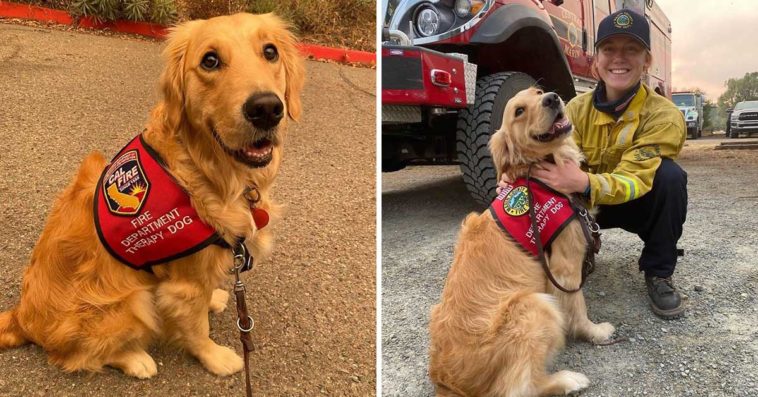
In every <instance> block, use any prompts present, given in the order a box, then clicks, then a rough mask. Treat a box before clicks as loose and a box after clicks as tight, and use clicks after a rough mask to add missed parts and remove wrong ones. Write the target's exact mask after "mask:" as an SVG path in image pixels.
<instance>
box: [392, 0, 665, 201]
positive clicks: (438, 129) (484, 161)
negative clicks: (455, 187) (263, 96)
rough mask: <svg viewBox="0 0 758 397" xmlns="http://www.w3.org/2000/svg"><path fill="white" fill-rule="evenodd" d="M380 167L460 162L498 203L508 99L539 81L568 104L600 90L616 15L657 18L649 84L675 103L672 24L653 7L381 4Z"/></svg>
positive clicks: (475, 1) (620, 3) (593, 0)
mask: <svg viewBox="0 0 758 397" xmlns="http://www.w3.org/2000/svg"><path fill="white" fill-rule="evenodd" d="M383 7H384V11H385V12H384V15H385V20H384V31H383V34H382V36H383V44H382V170H383V171H396V170H399V169H402V168H403V167H405V166H406V165H408V164H456V163H457V164H460V167H461V171H462V172H463V178H464V181H465V183H466V186H467V187H468V190H469V191H470V192H471V194H472V195H473V196H474V197H475V198H476V199H477V200H478V201H479V202H480V203H482V204H485V205H486V204H489V202H490V201H491V200H492V198H494V195H495V187H496V171H495V169H494V167H493V164H492V160H491V158H490V153H489V150H488V149H487V143H488V141H489V137H490V135H491V134H492V133H493V132H494V131H495V130H496V129H497V128H499V127H500V124H501V122H502V112H503V109H504V107H505V104H506V102H508V100H509V99H510V98H511V97H512V96H513V95H515V94H516V93H517V92H518V91H520V90H522V89H524V88H527V87H529V86H532V85H535V84H539V85H540V86H542V87H543V88H544V89H545V90H548V91H554V92H556V93H558V94H559V95H560V96H561V98H562V99H563V100H564V101H568V100H570V99H571V98H573V97H574V96H575V95H576V94H577V93H582V92H586V91H589V90H592V89H593V88H595V85H596V84H597V80H596V79H595V78H594V77H592V74H591V72H590V66H591V63H592V57H593V56H594V48H595V37H594V35H595V31H596V26H597V25H598V24H599V23H600V20H602V19H603V18H604V17H605V16H607V15H608V14H610V13H612V12H614V11H616V10H617V9H619V8H630V9H633V10H635V11H637V12H638V13H640V14H644V15H646V16H647V18H648V19H649V21H650V27H651V42H652V52H653V64H652V66H651V68H650V69H649V71H648V74H647V75H646V77H645V79H646V83H647V84H648V85H649V86H650V87H652V88H653V89H654V90H655V91H656V92H658V93H659V94H661V95H665V96H668V97H669V98H670V97H671V90H670V86H671V38H670V34H671V24H670V22H669V20H668V19H667V18H666V16H665V15H664V14H663V12H662V11H661V9H660V8H659V7H658V5H657V4H656V3H655V2H654V1H653V0H646V1H643V0H615V1H613V0H567V1H563V0H384V1H383Z"/></svg>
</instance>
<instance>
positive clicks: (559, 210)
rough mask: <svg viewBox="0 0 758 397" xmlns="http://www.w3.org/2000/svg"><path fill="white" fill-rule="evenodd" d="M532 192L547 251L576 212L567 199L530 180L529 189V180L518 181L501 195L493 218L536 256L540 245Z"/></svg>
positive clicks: (496, 200)
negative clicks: (531, 207) (536, 237)
mask: <svg viewBox="0 0 758 397" xmlns="http://www.w3.org/2000/svg"><path fill="white" fill-rule="evenodd" d="M530 192H531V194H532V198H533V200H534V209H535V216H536V221H537V222H536V224H537V225H538V226H537V229H538V230H539V236H540V241H542V242H543V245H544V247H545V248H546V249H547V248H548V247H550V244H551V243H552V242H553V240H554V239H555V237H557V236H558V234H559V233H560V232H561V230H563V228H564V227H566V225H568V223H569V222H570V221H571V220H572V219H574V218H575V217H576V212H575V211H574V208H573V207H572V205H571V203H570V202H569V199H568V197H566V196H564V195H563V194H561V193H559V192H557V191H555V190H553V189H551V188H550V187H548V186H547V185H545V184H544V183H542V182H540V181H539V180H536V179H531V181H530V183H529V188H528V189H527V184H526V179H524V178H519V179H517V180H516V181H515V182H513V183H512V184H509V185H508V186H507V187H505V188H504V189H503V190H502V191H500V194H499V195H498V196H497V197H496V198H495V200H494V201H493V202H492V204H491V205H490V212H491V213H492V217H493V218H495V220H496V221H497V224H498V225H499V226H500V228H502V229H503V230H504V231H505V232H506V233H507V234H508V235H509V236H511V238H513V239H514V240H515V241H516V242H517V243H519V245H520V246H521V247H522V248H523V249H524V250H526V251H527V252H529V253H531V254H532V255H534V256H537V254H538V250H537V244H536V242H535V240H534V232H533V231H532V222H531V220H530V218H529V193H530Z"/></svg>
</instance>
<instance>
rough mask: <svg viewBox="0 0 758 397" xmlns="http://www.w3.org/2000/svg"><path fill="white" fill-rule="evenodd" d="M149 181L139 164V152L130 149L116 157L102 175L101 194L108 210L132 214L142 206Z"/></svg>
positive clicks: (120, 213)
mask: <svg viewBox="0 0 758 397" xmlns="http://www.w3.org/2000/svg"><path fill="white" fill-rule="evenodd" d="M148 189H150V182H149V181H148V180H147V178H146V177H145V172H144V171H143V170H142V165H141V164H140V158H139V152H138V151H137V150H130V151H128V152H126V153H124V154H122V155H120V156H119V157H118V158H117V159H115V160H113V164H112V165H111V166H110V168H109V169H108V170H107V171H106V173H105V176H104V177H103V195H104V197H105V198H106V201H107V204H108V210H109V211H110V212H111V213H113V214H117V215H134V214H136V213H138V212H139V210H140V208H142V204H143V203H144V202H145V199H146V198H147V192H148Z"/></svg>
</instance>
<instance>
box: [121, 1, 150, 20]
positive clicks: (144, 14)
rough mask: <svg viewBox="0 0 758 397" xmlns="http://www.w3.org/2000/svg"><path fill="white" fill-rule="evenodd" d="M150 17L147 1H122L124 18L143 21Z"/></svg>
mask: <svg viewBox="0 0 758 397" xmlns="http://www.w3.org/2000/svg"><path fill="white" fill-rule="evenodd" d="M149 15H150V2H149V1H148V0H124V16H126V19H130V20H132V21H145V20H147V18H148V17H149Z"/></svg>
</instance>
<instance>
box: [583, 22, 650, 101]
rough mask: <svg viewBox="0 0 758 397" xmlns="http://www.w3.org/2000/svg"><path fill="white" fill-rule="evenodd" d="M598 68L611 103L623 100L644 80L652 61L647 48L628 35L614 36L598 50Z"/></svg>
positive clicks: (606, 40)
mask: <svg viewBox="0 0 758 397" xmlns="http://www.w3.org/2000/svg"><path fill="white" fill-rule="evenodd" d="M596 60H597V61H596V62H597V64H596V66H597V71H598V74H600V78H601V79H602V80H603V81H604V82H605V87H606V93H607V95H608V98H607V99H608V100H609V101H614V100H617V99H619V98H621V97H622V96H623V95H624V94H625V93H626V92H627V91H629V89H631V88H632V87H634V86H635V85H636V84H637V83H638V82H639V81H640V79H641V78H642V73H643V72H644V71H645V70H647V68H649V67H650V62H651V61H652V59H651V57H650V55H649V53H648V52H647V50H646V49H645V47H644V46H643V45H642V44H641V43H640V42H639V41H637V40H636V39H634V38H633V37H631V36H627V35H622V34H619V35H614V36H610V37H608V38H607V39H605V40H603V42H602V43H601V44H600V46H599V47H598V50H597V58H596Z"/></svg>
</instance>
